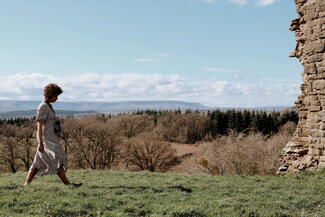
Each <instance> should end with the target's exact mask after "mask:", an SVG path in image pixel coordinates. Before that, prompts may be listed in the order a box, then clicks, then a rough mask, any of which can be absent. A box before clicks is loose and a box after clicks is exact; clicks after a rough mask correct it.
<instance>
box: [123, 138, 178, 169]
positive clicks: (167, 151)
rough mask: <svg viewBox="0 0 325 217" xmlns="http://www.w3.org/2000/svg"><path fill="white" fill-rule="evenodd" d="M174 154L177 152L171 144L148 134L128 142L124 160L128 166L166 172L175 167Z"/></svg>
mask: <svg viewBox="0 0 325 217" xmlns="http://www.w3.org/2000/svg"><path fill="white" fill-rule="evenodd" d="M174 154H175V150H174V149H172V147H171V144H170V143H168V142H163V141H161V140H159V139H157V138H156V137H155V136H153V135H152V134H151V133H146V134H143V135H141V136H138V137H135V138H132V139H129V140H128V142H127V147H126V150H125V153H124V160H125V161H126V163H127V166H135V167H137V168H138V169H140V170H149V171H151V172H155V171H160V172H164V171H167V170H168V169H169V168H170V167H171V166H173V165H175V163H176V160H177V158H176V157H175V155H174Z"/></svg>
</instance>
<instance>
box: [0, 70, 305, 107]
mask: <svg viewBox="0 0 325 217" xmlns="http://www.w3.org/2000/svg"><path fill="white" fill-rule="evenodd" d="M50 82H55V83H58V84H59V85H60V86H62V87H63V89H64V94H62V96H60V100H62V101H121V100H183V101H192V102H200V103H203V104H205V105H214V106H257V105H259V104H262V105H284V104H285V105H291V104H293V102H294V100H295V99H296V97H297V95H298V94H299V93H300V92H299V82H297V83H292V82H291V81H288V82H271V81H265V82H263V81H261V82H260V83H258V84H252V83H243V82H240V81H239V80H237V81H236V80H234V81H231V82H230V81H223V80H216V79H204V78H202V79H195V78H192V77H184V76H180V75H163V74H135V73H124V74H113V73H106V74H96V73H87V74H67V75H61V76H54V75H49V74H41V73H17V74H13V75H7V76H2V77H1V78H0V99H13V100H41V98H42V94H43V87H44V86H45V85H46V84H47V83H50Z"/></svg>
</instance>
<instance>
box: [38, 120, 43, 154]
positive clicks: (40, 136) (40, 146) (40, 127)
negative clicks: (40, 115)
mask: <svg viewBox="0 0 325 217" xmlns="http://www.w3.org/2000/svg"><path fill="white" fill-rule="evenodd" d="M43 126H44V121H37V139H38V148H37V149H38V151H39V152H44V141H43Z"/></svg>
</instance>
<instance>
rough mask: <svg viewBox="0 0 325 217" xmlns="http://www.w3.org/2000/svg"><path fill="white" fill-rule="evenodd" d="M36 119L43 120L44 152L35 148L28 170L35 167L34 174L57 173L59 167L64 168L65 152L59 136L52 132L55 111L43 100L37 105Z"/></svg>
mask: <svg viewBox="0 0 325 217" xmlns="http://www.w3.org/2000/svg"><path fill="white" fill-rule="evenodd" d="M36 120H37V121H43V122H44V125H43V141H44V152H43V153H41V152H39V151H38V150H37V152H36V154H35V157H34V161H33V163H32V165H31V167H30V170H31V169H34V168H37V169H38V170H37V174H36V175H46V174H54V173H57V172H58V170H59V168H60V167H63V169H66V166H67V153H66V152H65V151H64V150H63V147H62V145H61V144H60V141H59V137H58V136H57V135H56V134H55V133H54V123H55V120H56V118H55V112H54V110H52V108H51V107H50V105H48V104H47V103H46V102H45V101H43V102H42V103H41V104H40V105H39V106H38V109H37V115H36ZM37 136H38V135H37Z"/></svg>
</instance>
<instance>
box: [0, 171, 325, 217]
mask: <svg viewBox="0 0 325 217" xmlns="http://www.w3.org/2000/svg"><path fill="white" fill-rule="evenodd" d="M25 175H26V173H23V172H19V173H17V174H14V175H13V174H0V216H1V217H2V216H10V217H12V216H23V217H25V216H42V217H43V216H123V217H124V216H172V217H203V216H325V197H324V196H325V172H321V173H316V174H313V173H301V174H289V175H286V176H281V177H280V176H204V175H182V174H160V173H149V172H112V171H88V170H80V171H68V176H69V177H70V179H71V180H74V181H76V182H79V181H81V182H83V183H84V185H83V186H82V187H80V188H71V187H68V186H64V185H63V184H61V183H60V181H59V180H58V177H57V176H55V175H50V176H43V177H37V178H36V179H35V180H34V182H33V183H32V185H30V186H28V187H26V188H25V187H23V185H22V183H23V181H24V178H25Z"/></svg>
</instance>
